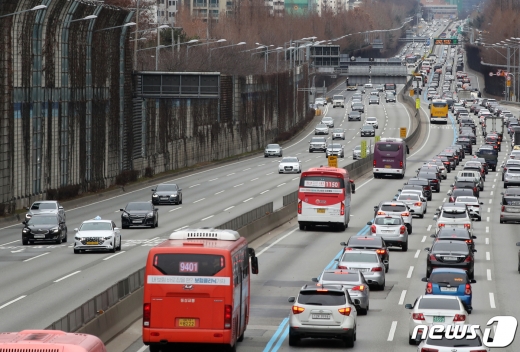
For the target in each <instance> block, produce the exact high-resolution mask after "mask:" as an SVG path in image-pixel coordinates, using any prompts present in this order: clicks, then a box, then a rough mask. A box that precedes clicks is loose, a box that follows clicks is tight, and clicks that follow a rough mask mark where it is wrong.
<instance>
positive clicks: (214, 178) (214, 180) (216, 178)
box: [208, 177, 218, 182]
mask: <svg viewBox="0 0 520 352" xmlns="http://www.w3.org/2000/svg"><path fill="white" fill-rule="evenodd" d="M216 180H218V177H217V178H214V179H211V180H209V181H208V182H211V181H216Z"/></svg>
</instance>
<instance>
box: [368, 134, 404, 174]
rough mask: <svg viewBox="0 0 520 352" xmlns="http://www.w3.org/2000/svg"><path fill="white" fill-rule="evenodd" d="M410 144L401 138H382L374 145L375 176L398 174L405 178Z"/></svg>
mask: <svg viewBox="0 0 520 352" xmlns="http://www.w3.org/2000/svg"><path fill="white" fill-rule="evenodd" d="M408 153H409V150H408V146H407V145H406V144H405V142H404V140H402V139H401V138H381V139H380V141H379V142H376V145H375V147H374V161H373V172H374V178H381V177H382V176H384V175H390V176H393V175H397V177H399V178H404V174H405V172H406V155H407V154H408Z"/></svg>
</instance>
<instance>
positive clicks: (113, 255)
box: [103, 251, 125, 260]
mask: <svg viewBox="0 0 520 352" xmlns="http://www.w3.org/2000/svg"><path fill="white" fill-rule="evenodd" d="M123 253H125V251H122V252H119V253H116V254H112V255H111V256H110V257H106V258H105V259H103V260H109V259H112V258H114V257H115V256H118V255H120V254H123Z"/></svg>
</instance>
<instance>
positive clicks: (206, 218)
mask: <svg viewBox="0 0 520 352" xmlns="http://www.w3.org/2000/svg"><path fill="white" fill-rule="evenodd" d="M214 216H215V215H210V216H208V217H205V218H204V219H201V220H200V221H205V220H208V219H211V218H212V217H214Z"/></svg>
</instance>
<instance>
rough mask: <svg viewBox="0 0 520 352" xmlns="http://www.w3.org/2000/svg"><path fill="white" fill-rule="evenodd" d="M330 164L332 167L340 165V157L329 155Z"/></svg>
mask: <svg viewBox="0 0 520 352" xmlns="http://www.w3.org/2000/svg"><path fill="white" fill-rule="evenodd" d="M329 166H330V167H338V157H337V156H335V155H330V156H329Z"/></svg>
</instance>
